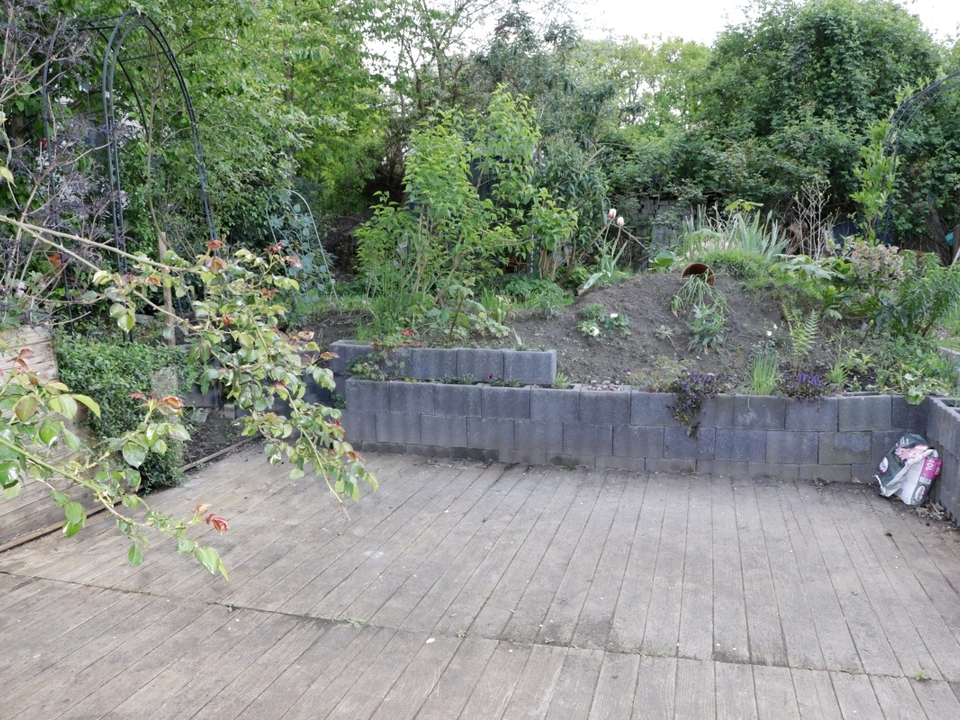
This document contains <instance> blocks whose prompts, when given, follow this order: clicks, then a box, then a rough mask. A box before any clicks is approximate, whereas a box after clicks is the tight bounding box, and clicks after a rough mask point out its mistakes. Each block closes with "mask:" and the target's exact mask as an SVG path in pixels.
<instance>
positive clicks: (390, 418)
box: [377, 412, 420, 445]
mask: <svg viewBox="0 0 960 720" xmlns="http://www.w3.org/2000/svg"><path fill="white" fill-rule="evenodd" d="M377 442H381V443H396V444H401V445H419V444H420V416H419V415H411V414H408V413H393V412H381V413H378V414H377Z"/></svg>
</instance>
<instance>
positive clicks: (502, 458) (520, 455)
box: [498, 450, 547, 465]
mask: <svg viewBox="0 0 960 720" xmlns="http://www.w3.org/2000/svg"><path fill="white" fill-rule="evenodd" d="M498 462H502V463H506V464H511V465H512V464H517V465H546V464H547V455H546V453H543V452H537V451H535V450H501V451H500V453H499V455H498Z"/></svg>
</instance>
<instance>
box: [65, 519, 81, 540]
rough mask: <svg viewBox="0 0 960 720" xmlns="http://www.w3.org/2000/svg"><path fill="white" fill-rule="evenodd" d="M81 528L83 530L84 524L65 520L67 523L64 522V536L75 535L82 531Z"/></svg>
mask: <svg viewBox="0 0 960 720" xmlns="http://www.w3.org/2000/svg"><path fill="white" fill-rule="evenodd" d="M81 530H83V526H82V525H75V524H73V523H71V522H65V523H64V524H63V536H64V537H73V536H74V535H76V534H77V533H78V532H80V531H81Z"/></svg>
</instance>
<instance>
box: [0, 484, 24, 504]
mask: <svg viewBox="0 0 960 720" xmlns="http://www.w3.org/2000/svg"><path fill="white" fill-rule="evenodd" d="M20 487H21V485H20V483H17V484H16V485H11V486H10V487H4V488H3V497H4V499H5V500H13V499H14V498H15V497H17V495H19V494H20Z"/></svg>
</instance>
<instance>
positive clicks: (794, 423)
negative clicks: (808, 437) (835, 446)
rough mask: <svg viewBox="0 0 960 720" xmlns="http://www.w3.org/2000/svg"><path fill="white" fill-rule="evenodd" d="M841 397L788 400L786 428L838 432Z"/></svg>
mask: <svg viewBox="0 0 960 720" xmlns="http://www.w3.org/2000/svg"><path fill="white" fill-rule="evenodd" d="M839 404H840V402H839V398H818V399H816V400H798V399H794V400H788V401H787V402H786V412H787V415H786V420H785V423H784V429H785V430H799V431H803V432H836V431H837V409H838V407H839Z"/></svg>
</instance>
